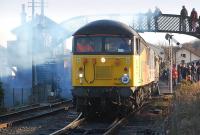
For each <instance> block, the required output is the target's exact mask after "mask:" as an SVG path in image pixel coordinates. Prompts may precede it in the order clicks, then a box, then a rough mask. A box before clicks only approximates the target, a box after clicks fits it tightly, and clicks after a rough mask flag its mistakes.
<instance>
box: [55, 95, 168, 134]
mask: <svg viewBox="0 0 200 135" xmlns="http://www.w3.org/2000/svg"><path fill="white" fill-rule="evenodd" d="M169 106H170V103H169V101H166V102H165V99H164V97H156V98H153V99H152V100H151V101H149V102H146V103H145V104H144V105H143V106H142V107H140V108H138V109H136V110H134V111H133V112H132V113H131V114H129V115H128V116H126V117H121V118H116V119H115V120H113V121H111V122H108V121H107V122H105V121H96V122H94V121H89V120H88V119H87V118H81V116H79V117H78V118H76V119H75V120H74V121H73V122H71V123H69V124H68V125H67V126H65V127H64V128H62V129H60V130H57V131H56V132H54V133H51V135H61V134H62V135H63V134H73V135H74V134H78V135H79V134H83V135H87V134H94V135H97V134H103V135H113V134H119V135H124V134H126V135H128V134H133V133H135V135H146V134H158V135H164V134H165V132H164V130H165V122H166V120H167V116H168V113H169Z"/></svg>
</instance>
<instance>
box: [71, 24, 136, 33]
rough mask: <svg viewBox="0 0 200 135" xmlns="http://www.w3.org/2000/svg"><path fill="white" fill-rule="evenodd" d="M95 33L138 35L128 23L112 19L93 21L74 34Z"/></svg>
mask: <svg viewBox="0 0 200 135" xmlns="http://www.w3.org/2000/svg"><path fill="white" fill-rule="evenodd" d="M95 34H111V35H123V36H133V35H138V34H137V33H136V32H135V31H134V30H133V29H132V28H131V27H129V26H128V25H126V24H123V23H121V22H117V21H112V20H98V21H94V22H91V23H89V24H87V25H85V26H83V27H81V28H80V29H79V30H77V31H76V32H75V33H74V35H95Z"/></svg>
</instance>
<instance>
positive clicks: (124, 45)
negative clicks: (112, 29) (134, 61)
mask: <svg viewBox="0 0 200 135" xmlns="http://www.w3.org/2000/svg"><path fill="white" fill-rule="evenodd" d="M131 45H132V44H131V39H129V38H125V37H105V51H106V52H119V53H123V52H124V53H129V52H131Z"/></svg>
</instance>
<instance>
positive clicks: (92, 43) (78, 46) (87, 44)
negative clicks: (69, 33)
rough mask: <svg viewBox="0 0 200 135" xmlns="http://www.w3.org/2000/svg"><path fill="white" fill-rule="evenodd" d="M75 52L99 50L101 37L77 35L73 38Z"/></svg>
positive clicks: (100, 48)
mask: <svg viewBox="0 0 200 135" xmlns="http://www.w3.org/2000/svg"><path fill="white" fill-rule="evenodd" d="M74 46H75V48H74V49H75V52H80V53H84V52H89V53H91V52H101V51H102V39H101V38H100V37H78V38H76V39H75V45H74Z"/></svg>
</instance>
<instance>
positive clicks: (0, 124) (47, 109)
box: [0, 100, 71, 129]
mask: <svg viewBox="0 0 200 135" xmlns="http://www.w3.org/2000/svg"><path fill="white" fill-rule="evenodd" d="M70 103H71V100H69V101H60V102H56V103H52V104H48V105H43V106H33V107H31V108H26V109H23V110H21V111H17V112H13V113H9V114H6V115H1V116H0V129H2V128H8V127H11V126H14V125H17V124H19V123H21V122H24V121H28V120H32V119H35V118H39V117H43V116H47V115H51V114H53V113H57V112H59V111H63V110H65V109H67V106H66V105H67V104H68V105H69V104H70Z"/></svg>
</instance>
